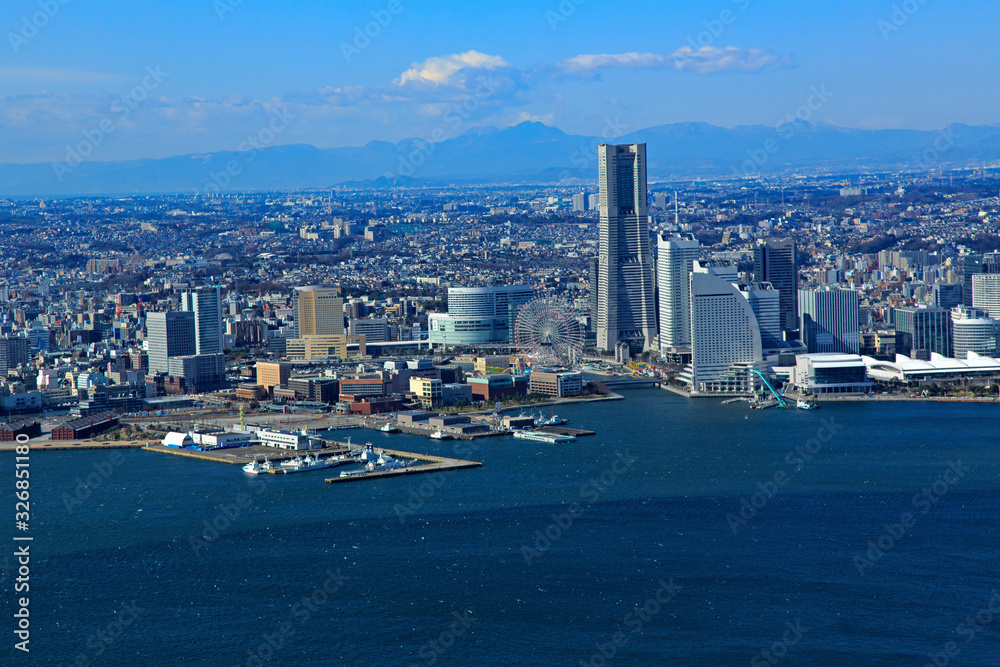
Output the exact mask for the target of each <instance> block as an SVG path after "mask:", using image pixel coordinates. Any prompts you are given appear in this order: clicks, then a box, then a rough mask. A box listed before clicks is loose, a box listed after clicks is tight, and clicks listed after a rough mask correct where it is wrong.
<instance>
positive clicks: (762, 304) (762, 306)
mask: <svg viewBox="0 0 1000 667" xmlns="http://www.w3.org/2000/svg"><path fill="white" fill-rule="evenodd" d="M739 288H740V293H741V294H742V295H743V298H744V299H746V300H747V302H748V303H749V304H750V310H752V311H753V314H754V317H756V318H757V328H759V329H760V347H761V351H762V353H763V354H764V355H768V354H774V353H778V352H780V350H781V341H782V336H781V330H782V327H781V293H780V292H778V290H776V289H774V287H773V286H772V285H771V283H749V284H746V285H740V286H739Z"/></svg>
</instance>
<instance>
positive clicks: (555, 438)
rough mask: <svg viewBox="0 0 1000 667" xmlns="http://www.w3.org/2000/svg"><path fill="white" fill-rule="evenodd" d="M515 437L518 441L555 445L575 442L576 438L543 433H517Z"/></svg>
mask: <svg viewBox="0 0 1000 667" xmlns="http://www.w3.org/2000/svg"><path fill="white" fill-rule="evenodd" d="M514 437H515V438H517V439H518V440H531V441H532V442H545V443H548V444H550V445H555V444H557V443H560V442H575V441H576V437H575V436H572V435H558V434H556V433H542V432H539V431H515V432H514Z"/></svg>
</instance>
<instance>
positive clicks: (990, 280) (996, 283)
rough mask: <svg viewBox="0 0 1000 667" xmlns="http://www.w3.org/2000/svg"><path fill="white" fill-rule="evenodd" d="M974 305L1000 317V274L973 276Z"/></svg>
mask: <svg viewBox="0 0 1000 667" xmlns="http://www.w3.org/2000/svg"><path fill="white" fill-rule="evenodd" d="M972 307H973V308H976V309H977V310H982V311H985V312H986V314H987V315H989V316H990V317H1000V274H985V273H983V274H978V275H974V276H972Z"/></svg>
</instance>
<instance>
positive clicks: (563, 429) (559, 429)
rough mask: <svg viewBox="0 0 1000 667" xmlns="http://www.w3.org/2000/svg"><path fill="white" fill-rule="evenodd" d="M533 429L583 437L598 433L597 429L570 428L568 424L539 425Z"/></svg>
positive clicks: (540, 431) (538, 431)
mask: <svg viewBox="0 0 1000 667" xmlns="http://www.w3.org/2000/svg"><path fill="white" fill-rule="evenodd" d="M531 430H532V431H535V432H536V433H550V434H552V435H564V436H567V437H573V438H583V437H586V436H588V435H597V432H596V431H584V430H583V429H579V428H569V427H568V426H537V427H535V428H533V429H531Z"/></svg>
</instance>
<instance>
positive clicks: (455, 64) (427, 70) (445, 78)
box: [393, 51, 510, 86]
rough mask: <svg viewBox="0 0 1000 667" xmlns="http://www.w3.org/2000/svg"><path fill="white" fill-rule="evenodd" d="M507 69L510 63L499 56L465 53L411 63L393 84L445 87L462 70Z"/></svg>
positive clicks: (472, 52) (477, 52)
mask: <svg viewBox="0 0 1000 667" xmlns="http://www.w3.org/2000/svg"><path fill="white" fill-rule="evenodd" d="M508 67H510V63H508V62H507V61H506V60H504V59H503V58H501V57H500V56H491V55H487V54H485V53H480V52H479V51H466V52H465V53H456V54H452V55H450V56H439V57H435V58H428V59H427V60H425V61H424V62H422V63H413V65H411V66H410V69H408V70H406V71H405V72H403V73H402V74H401V75H400V77H399V78H398V79H396V80H395V81H393V83H394V84H396V85H397V86H405V85H406V84H408V83H425V84H431V85H434V86H447V85H451V84H452V83H454V82H455V81H456V75H457V74H458V73H460V72H462V70H466V69H474V70H482V69H487V70H494V69H503V68H508Z"/></svg>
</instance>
